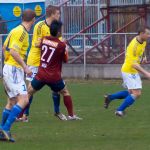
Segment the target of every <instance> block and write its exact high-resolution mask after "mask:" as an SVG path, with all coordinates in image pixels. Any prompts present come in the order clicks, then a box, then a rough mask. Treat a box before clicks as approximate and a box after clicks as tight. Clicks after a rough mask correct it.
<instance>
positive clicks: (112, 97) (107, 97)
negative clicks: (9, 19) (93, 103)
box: [104, 90, 129, 108]
mask: <svg viewBox="0 0 150 150" xmlns="http://www.w3.org/2000/svg"><path fill="white" fill-rule="evenodd" d="M128 95H129V92H128V91H127V90H124V91H119V92H116V93H113V94H109V95H105V96H104V98H105V100H104V107H105V108H108V106H109V104H110V102H111V101H113V100H117V99H124V98H126V97H127V96H128Z"/></svg>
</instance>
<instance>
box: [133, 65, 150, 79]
mask: <svg viewBox="0 0 150 150" xmlns="http://www.w3.org/2000/svg"><path fill="white" fill-rule="evenodd" d="M132 66H133V68H134V69H136V70H137V71H138V72H140V73H141V74H143V75H144V76H145V77H147V78H148V79H150V73H149V72H148V71H146V70H145V69H144V68H143V67H141V66H140V65H139V64H133V65H132Z"/></svg>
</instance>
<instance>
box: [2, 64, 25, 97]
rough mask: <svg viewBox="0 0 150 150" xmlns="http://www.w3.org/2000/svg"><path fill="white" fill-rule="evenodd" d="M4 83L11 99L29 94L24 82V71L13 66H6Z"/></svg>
mask: <svg viewBox="0 0 150 150" xmlns="http://www.w3.org/2000/svg"><path fill="white" fill-rule="evenodd" d="M3 83H4V87H5V90H6V93H7V95H8V96H9V98H13V97H16V96H18V95H19V94H20V95H24V94H27V88H26V84H25V81H24V71H23V69H21V68H17V67H15V66H11V65H7V64H5V65H4V68H3Z"/></svg>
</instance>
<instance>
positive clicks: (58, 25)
mask: <svg viewBox="0 0 150 150" xmlns="http://www.w3.org/2000/svg"><path fill="white" fill-rule="evenodd" d="M61 30H62V22H61V21H57V20H54V21H53V22H52V23H51V25H50V33H51V35H52V36H53V37H60V36H61Z"/></svg>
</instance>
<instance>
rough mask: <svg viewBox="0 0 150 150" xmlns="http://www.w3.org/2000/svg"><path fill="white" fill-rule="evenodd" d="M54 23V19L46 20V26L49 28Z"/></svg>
mask: <svg viewBox="0 0 150 150" xmlns="http://www.w3.org/2000/svg"><path fill="white" fill-rule="evenodd" d="M52 21H53V19H52V18H46V24H47V25H48V26H50V25H51V23H52Z"/></svg>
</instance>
